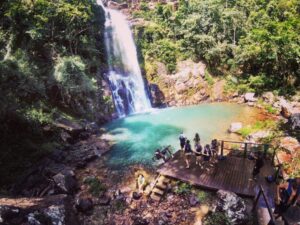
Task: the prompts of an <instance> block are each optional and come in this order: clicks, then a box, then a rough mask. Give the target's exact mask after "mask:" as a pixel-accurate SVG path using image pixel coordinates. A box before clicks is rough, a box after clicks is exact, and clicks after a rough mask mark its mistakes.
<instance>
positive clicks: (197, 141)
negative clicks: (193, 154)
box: [194, 133, 200, 149]
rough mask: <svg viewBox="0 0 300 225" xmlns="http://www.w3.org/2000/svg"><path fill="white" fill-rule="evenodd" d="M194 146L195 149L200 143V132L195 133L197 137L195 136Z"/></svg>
mask: <svg viewBox="0 0 300 225" xmlns="http://www.w3.org/2000/svg"><path fill="white" fill-rule="evenodd" d="M194 144H195V145H194V146H195V149H196V148H197V146H198V145H200V136H199V134H198V133H196V134H195V137H194Z"/></svg>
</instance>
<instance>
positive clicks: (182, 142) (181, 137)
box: [179, 131, 186, 150]
mask: <svg viewBox="0 0 300 225" xmlns="http://www.w3.org/2000/svg"><path fill="white" fill-rule="evenodd" d="M179 142H180V148H181V150H183V149H184V146H185V143H186V137H185V135H184V134H183V131H182V132H181V134H180V135H179Z"/></svg>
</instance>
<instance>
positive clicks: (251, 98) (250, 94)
mask: <svg viewBox="0 0 300 225" xmlns="http://www.w3.org/2000/svg"><path fill="white" fill-rule="evenodd" d="M254 96H255V93H253V92H248V93H246V94H245V95H244V100H245V102H256V101H257V98H255V97H254Z"/></svg>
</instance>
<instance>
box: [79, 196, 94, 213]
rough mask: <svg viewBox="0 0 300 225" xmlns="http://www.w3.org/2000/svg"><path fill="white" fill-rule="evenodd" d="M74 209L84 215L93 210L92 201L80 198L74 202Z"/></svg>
mask: <svg viewBox="0 0 300 225" xmlns="http://www.w3.org/2000/svg"><path fill="white" fill-rule="evenodd" d="M75 207H76V209H77V210H78V211H79V212H83V213H86V212H88V211H90V210H92V209H93V201H92V199H90V198H86V197H80V198H78V199H77V200H76V203H75Z"/></svg>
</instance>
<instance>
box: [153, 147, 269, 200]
mask: <svg viewBox="0 0 300 225" xmlns="http://www.w3.org/2000/svg"><path fill="white" fill-rule="evenodd" d="M253 166H254V162H253V161H251V160H249V159H247V158H243V157H236V156H227V157H226V159H225V160H222V161H217V162H216V163H214V164H212V165H210V166H208V167H207V169H205V168H204V169H200V167H199V166H198V165H196V164H195V157H194V156H192V159H191V167H190V168H189V169H186V164H185V161H184V158H183V153H182V152H181V151H178V152H176V153H175V155H174V158H173V159H170V160H169V161H168V162H166V163H165V164H163V165H162V166H161V167H160V168H159V169H158V173H160V174H161V175H164V176H168V177H172V178H175V179H178V180H181V181H184V182H188V183H190V184H192V185H195V186H199V187H201V188H204V189H209V190H219V189H223V190H227V191H232V192H234V193H236V194H239V195H242V196H245V197H254V196H255V194H256V193H257V192H258V190H257V185H258V184H262V185H263V186H264V187H265V188H266V189H270V186H269V185H268V184H267V183H266V182H265V180H264V178H263V177H264V176H267V175H270V174H273V168H272V166H271V163H270V162H269V161H266V162H265V165H264V167H263V168H262V169H261V173H260V178H259V179H258V181H253V180H252V169H253ZM272 189H273V188H272ZM271 192H273V191H271ZM270 197H271V198H272V196H270Z"/></svg>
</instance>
